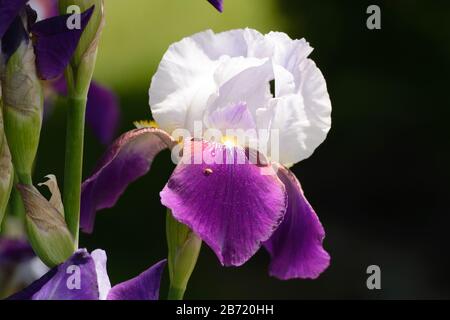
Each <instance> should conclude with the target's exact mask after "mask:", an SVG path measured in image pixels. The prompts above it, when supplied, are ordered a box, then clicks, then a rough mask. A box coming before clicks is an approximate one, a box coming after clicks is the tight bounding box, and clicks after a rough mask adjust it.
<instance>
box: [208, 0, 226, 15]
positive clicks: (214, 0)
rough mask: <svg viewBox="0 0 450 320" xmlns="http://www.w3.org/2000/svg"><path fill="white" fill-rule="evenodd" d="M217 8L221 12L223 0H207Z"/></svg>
mask: <svg viewBox="0 0 450 320" xmlns="http://www.w3.org/2000/svg"><path fill="white" fill-rule="evenodd" d="M208 2H209V3H211V4H212V5H213V6H214V7H216V9H217V10H219V11H220V12H223V0H208Z"/></svg>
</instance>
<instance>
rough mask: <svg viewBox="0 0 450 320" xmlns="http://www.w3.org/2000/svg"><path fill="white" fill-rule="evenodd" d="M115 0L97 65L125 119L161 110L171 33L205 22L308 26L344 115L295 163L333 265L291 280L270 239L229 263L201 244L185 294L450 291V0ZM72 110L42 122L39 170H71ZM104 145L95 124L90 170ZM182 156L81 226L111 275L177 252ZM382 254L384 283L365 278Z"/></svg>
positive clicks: (302, 32) (303, 30)
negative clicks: (172, 181) (221, 4)
mask: <svg viewBox="0 0 450 320" xmlns="http://www.w3.org/2000/svg"><path fill="white" fill-rule="evenodd" d="M106 2H107V18H108V25H107V27H106V30H105V37H104V39H103V42H102V48H101V52H100V56H99V65H98V70H97V71H98V72H97V75H96V77H97V79H100V80H101V81H102V82H104V83H107V84H108V85H110V86H111V87H112V88H114V89H115V90H116V92H117V93H118V94H119V96H120V101H121V108H122V120H121V129H120V132H125V131H126V130H129V129H131V128H132V121H134V120H138V119H147V118H149V117H150V113H149V108H148V102H147V100H148V98H147V90H148V87H149V83H150V79H151V76H152V74H153V73H154V71H155V70H156V67H157V64H158V61H159V60H160V58H161V56H162V54H163V53H164V51H165V50H166V49H167V46H168V45H169V44H170V43H171V42H174V41H177V40H179V39H180V38H181V37H183V36H188V35H190V34H192V33H194V32H196V31H201V30H203V29H206V28H208V27H211V28H213V29H214V30H216V31H221V30H226V29H229V28H235V27H246V26H251V27H256V28H258V29H259V30H260V31H262V32H267V31H269V30H278V31H284V32H287V33H288V34H289V35H290V36H291V37H294V38H301V37H305V38H306V39H307V40H308V41H309V42H310V43H311V45H312V46H313V47H314V48H315V51H314V52H313V54H312V58H313V59H314V60H315V61H316V63H317V64H318V66H319V67H320V68H321V70H322V71H323V73H324V75H325V78H326V79H327V82H328V88H329V92H330V95H331V98H332V102H333V128H332V130H331V133H330V135H329V137H328V139H327V141H326V142H325V143H324V144H323V145H322V146H321V147H320V148H319V149H318V150H317V151H316V152H315V154H314V155H313V156H312V157H311V158H310V159H308V160H305V161H303V162H302V163H300V164H297V165H296V166H295V167H294V171H295V173H296V174H297V176H298V177H299V179H300V181H301V182H302V184H303V187H304V189H305V192H306V195H307V197H308V199H309V200H310V202H311V203H312V205H313V206H314V207H315V209H316V211H317V212H318V214H319V216H320V218H321V221H322V223H323V224H324V227H325V229H326V232H327V237H326V239H325V248H326V249H327V250H328V251H329V252H330V254H331V257H332V261H331V266H330V268H329V269H328V270H327V271H326V272H325V273H324V274H323V275H322V276H321V277H320V278H319V279H318V280H315V281H310V280H294V281H288V282H283V281H279V280H276V279H274V278H270V277H269V276H268V274H267V266H268V263H269V258H268V255H267V253H266V252H264V250H261V252H259V253H258V254H257V255H256V256H255V257H254V258H252V259H251V260H250V261H249V262H248V263H247V264H246V265H245V266H244V267H241V268H223V267H221V266H220V265H219V262H218V260H217V259H216V258H215V256H214V255H213V253H212V251H211V250H210V249H209V248H208V247H207V246H204V247H203V248H202V252H201V257H200V259H199V263H198V265H197V268H196V270H195V272H194V275H193V277H192V280H191V282H190V285H189V288H188V291H187V298H193V299H197V298H213V299H216V298H274V299H282V298H286V299H296V298H339V299H342V298H375V299H376V298H450V281H449V280H448V279H447V272H448V270H449V268H450V259H449V256H450V253H449V251H448V244H449V239H448V236H447V235H448V230H449V225H450V217H449V212H450V210H449V203H448V199H449V183H448V181H449V178H450V170H449V160H450V144H449V136H450V135H449V133H450V132H449V131H450V130H449V126H448V119H449V108H450V101H449V100H450V98H449V91H450V88H449V80H448V77H449V74H450V41H449V40H450V39H449V36H450V33H449V27H450V20H449V18H448V17H449V15H450V2H448V1H424V0H423V1H413V0H390V1H370V2H366V1H355V0H353V1H351V0H345V1H342V0H339V1H337V0H335V1H331V0H327V1H325V0H321V1H317V0H291V1H289V0H279V1H275V0H274V1H270V0H248V1H247V0H225V8H226V11H225V13H224V14H223V15H219V14H218V13H216V12H214V10H213V9H212V8H210V7H209V5H208V4H205V3H204V1H201V0H189V1H175V0H170V1H169V0H165V1H154V4H153V1H142V0H128V1H122V2H121V1H118V0H109V1H106ZM125 3H126V4H125ZM369 4H378V5H380V7H381V10H382V29H381V30H377V31H370V30H368V29H367V28H366V19H367V17H368V15H367V14H366V8H367V6H368V5H369ZM109 13H110V15H109ZM147 56H148V59H146V57H147ZM64 116H65V110H64V106H63V103H62V102H61V103H60V106H59V107H58V108H56V112H55V113H54V114H53V115H52V116H51V117H50V118H49V119H48V121H47V122H46V124H45V127H44V129H43V133H42V144H41V149H40V155H39V159H38V164H37V172H36V178H35V179H36V180H39V178H41V177H43V176H44V175H46V174H48V173H55V174H56V175H57V176H58V178H59V179H60V180H62V176H63V156H64V135H65V132H64V131H65V121H64ZM103 150H104V147H103V146H101V145H99V144H98V143H97V142H96V140H95V138H94V137H93V136H92V135H91V134H90V132H88V134H87V141H86V157H85V175H87V174H88V173H89V172H90V170H92V168H93V167H94V165H95V162H96V160H97V159H98V158H99V156H100V155H101V153H102V152H103ZM173 168H174V166H173V165H172V164H171V161H170V155H169V153H168V152H165V153H162V154H161V155H159V156H158V157H157V159H156V161H155V163H154V165H153V168H152V170H151V172H150V173H149V174H148V175H147V176H145V177H144V178H142V179H140V180H139V181H137V182H136V183H133V184H132V185H131V186H130V188H128V190H127V191H126V193H125V194H124V196H123V197H122V198H121V199H120V201H119V202H118V204H117V206H116V207H115V208H114V209H111V210H104V211H102V212H100V213H99V215H98V218H97V221H96V228H95V232H94V234H93V235H84V236H82V239H81V244H82V246H86V247H88V248H89V249H95V248H103V249H105V250H107V252H108V257H109V272H110V275H111V279H112V281H113V282H114V283H117V282H119V281H122V280H125V279H128V278H129V277H132V276H135V275H137V274H138V273H140V272H141V271H143V270H144V269H146V268H147V267H148V266H149V265H151V264H153V263H154V262H156V261H158V260H160V259H162V258H164V257H165V256H166V244H165V235H164V230H165V227H164V223H165V209H164V208H163V207H162V206H161V204H160V202H159V192H160V191H161V190H162V188H163V186H164V184H165V183H166V181H167V180H168V178H169V176H170V174H171V171H172V170H173ZM61 185H62V181H61ZM371 264H376V265H379V266H380V267H381V271H382V290H379V291H369V290H367V288H366V278H367V275H366V268H367V266H368V265H371ZM167 278H168V275H167V273H166V274H165V277H164V283H163V287H162V289H161V291H162V296H163V297H164V296H165V294H166V291H167Z"/></svg>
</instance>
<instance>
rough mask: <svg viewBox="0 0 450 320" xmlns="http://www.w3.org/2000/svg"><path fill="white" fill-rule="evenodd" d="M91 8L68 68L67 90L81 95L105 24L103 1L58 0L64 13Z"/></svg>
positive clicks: (84, 93) (84, 10)
mask: <svg viewBox="0 0 450 320" xmlns="http://www.w3.org/2000/svg"><path fill="white" fill-rule="evenodd" d="M74 8H77V10H74ZM91 8H93V13H92V16H91V18H90V20H89V23H88V24H87V26H86V28H85V29H84V31H83V34H82V36H81V39H80V42H79V43H78V46H77V49H76V50H75V53H74V55H73V57H72V60H71V63H70V66H69V68H68V72H69V79H68V81H67V82H68V86H69V91H72V92H76V94H78V95H80V96H82V97H85V96H86V95H87V93H88V90H89V85H90V82H91V79H92V74H93V72H94V67H95V61H96V58H97V50H98V42H99V40H100V36H101V33H102V30H103V27H104V24H105V17H104V2H103V0H59V11H60V13H61V14H64V15H65V14H76V13H77V14H79V13H82V12H86V11H88V10H90V9H91ZM78 9H79V10H78ZM69 19H70V18H69Z"/></svg>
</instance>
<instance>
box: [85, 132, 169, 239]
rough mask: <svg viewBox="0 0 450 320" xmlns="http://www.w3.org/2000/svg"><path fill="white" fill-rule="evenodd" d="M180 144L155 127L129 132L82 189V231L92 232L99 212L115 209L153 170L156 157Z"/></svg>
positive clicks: (117, 142)
mask: <svg viewBox="0 0 450 320" xmlns="http://www.w3.org/2000/svg"><path fill="white" fill-rule="evenodd" d="M175 144H176V141H174V140H173V139H172V138H171V137H170V136H169V135H168V134H167V133H166V132H164V131H162V130H159V129H155V128H143V129H136V130H132V131H129V132H127V133H125V134H123V135H122V136H121V137H119V138H118V139H117V140H116V141H115V142H114V143H113V145H112V146H111V147H110V148H109V150H108V151H107V152H106V153H105V155H104V156H103V158H102V160H101V161H100V163H99V164H98V165H97V169H96V170H95V171H94V173H93V174H92V176H90V177H89V178H88V179H87V180H85V181H84V182H83V185H82V189H81V228H82V229H83V231H84V232H88V233H90V232H92V230H93V228H94V221H95V214H96V212H97V211H98V210H101V209H105V208H111V207H113V206H114V205H115V203H116V202H117V200H118V199H119V197H120V196H121V195H122V193H123V192H124V191H125V189H126V188H127V186H128V185H129V184H130V183H132V182H133V181H135V180H136V179H138V178H139V177H141V176H143V175H144V174H146V173H147V172H148V170H150V166H151V164H152V162H153V159H154V158H155V156H156V155H157V154H158V153H159V152H161V151H162V150H164V149H167V148H172V147H173V146H174V145H175Z"/></svg>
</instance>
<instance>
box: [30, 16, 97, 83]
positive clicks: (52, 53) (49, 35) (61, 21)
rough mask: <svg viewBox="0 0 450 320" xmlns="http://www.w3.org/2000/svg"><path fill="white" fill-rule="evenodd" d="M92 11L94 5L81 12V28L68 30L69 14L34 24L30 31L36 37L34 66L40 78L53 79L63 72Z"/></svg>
mask: <svg viewBox="0 0 450 320" xmlns="http://www.w3.org/2000/svg"><path fill="white" fill-rule="evenodd" d="M93 11H94V7H91V8H90V9H88V10H86V11H85V12H83V13H82V14H81V29H77V28H75V29H73V30H70V29H69V28H68V27H67V19H68V18H69V17H70V16H71V15H68V14H67V15H63V16H56V17H53V18H49V19H46V20H42V21H39V22H37V23H36V24H34V26H33V27H32V29H31V31H32V33H33V35H34V36H35V37H36V41H35V43H34V51H35V54H36V66H37V69H38V73H39V76H40V77H41V78H42V79H44V80H47V79H53V78H56V77H57V76H59V75H61V74H62V73H63V71H64V69H65V68H66V67H67V65H68V64H69V62H70V59H71V58H72V55H73V54H74V52H75V49H76V48H77V45H78V42H79V41H80V38H81V35H82V33H83V31H84V28H85V27H86V26H87V24H88V22H89V20H90V18H91V16H92V12H93Z"/></svg>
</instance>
